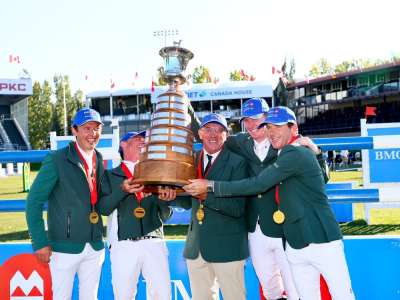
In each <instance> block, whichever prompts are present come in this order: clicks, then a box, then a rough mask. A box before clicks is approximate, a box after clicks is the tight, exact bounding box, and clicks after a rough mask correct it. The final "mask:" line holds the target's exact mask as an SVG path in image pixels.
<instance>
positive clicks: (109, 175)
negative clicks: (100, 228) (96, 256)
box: [98, 166, 172, 240]
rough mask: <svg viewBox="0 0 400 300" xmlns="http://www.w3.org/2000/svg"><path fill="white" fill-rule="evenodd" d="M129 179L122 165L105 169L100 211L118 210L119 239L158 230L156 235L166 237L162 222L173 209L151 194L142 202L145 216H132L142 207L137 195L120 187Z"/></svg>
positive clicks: (110, 211) (108, 212) (108, 213)
mask: <svg viewBox="0 0 400 300" xmlns="http://www.w3.org/2000/svg"><path fill="white" fill-rule="evenodd" d="M126 178H127V177H126V175H125V173H124V172H123V170H122V168H121V166H118V167H116V168H114V169H112V170H107V171H106V173H105V176H104V178H103V181H102V183H101V194H102V196H101V199H100V201H99V205H98V206H99V211H100V212H101V214H103V215H105V216H108V215H110V214H111V213H112V212H113V211H114V209H117V210H118V240H125V239H128V238H135V237H141V236H144V235H146V234H148V233H150V232H152V231H154V230H156V229H160V230H157V233H155V234H156V235H157V236H159V237H163V233H162V230H161V228H162V222H164V221H167V220H168V219H169V218H170V216H171V215H172V209H171V208H170V207H169V206H168V203H167V202H165V201H161V200H158V198H157V197H156V196H149V197H145V198H144V199H143V200H142V202H141V206H142V207H143V208H144V209H145V216H144V217H143V218H141V219H138V218H136V217H135V216H134V215H133V211H134V209H135V208H137V207H138V206H139V204H138V201H137V199H136V196H135V195H134V194H128V193H125V192H123V191H122V189H121V183H122V181H124V180H125V179H126Z"/></svg>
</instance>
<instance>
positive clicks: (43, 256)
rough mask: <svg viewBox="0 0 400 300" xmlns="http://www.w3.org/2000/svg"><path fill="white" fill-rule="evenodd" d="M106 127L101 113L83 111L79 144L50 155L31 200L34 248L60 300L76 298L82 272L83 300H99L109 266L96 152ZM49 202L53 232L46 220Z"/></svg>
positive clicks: (76, 128) (76, 127) (75, 129)
mask: <svg viewBox="0 0 400 300" xmlns="http://www.w3.org/2000/svg"><path fill="white" fill-rule="evenodd" d="M102 125H103V123H102V122H101V119H100V115H99V113H98V112H97V111H95V110H93V109H90V108H84V109H81V110H80V111H78V112H77V113H76V115H75V117H74V119H73V123H72V133H73V135H74V136H75V137H76V142H71V143H70V144H69V145H68V146H67V147H65V148H62V149H60V150H57V151H54V152H51V153H50V154H49V155H48V156H46V158H45V159H44V161H43V163H42V166H41V168H40V171H39V173H38V175H37V177H36V179H35V181H34V183H33V185H32V188H31V190H30V192H29V195H28V198H27V207H26V219H27V223H28V230H29V233H30V236H31V238H32V247H33V250H34V251H35V255H36V256H37V258H38V260H39V261H40V262H42V263H49V262H50V271H51V276H52V283H53V299H55V300H60V299H71V294H72V287H73V282H74V278H75V274H76V273H78V277H79V298H80V299H82V300H83V299H84V300H86V299H97V290H98V285H99V280H100V273H101V266H102V264H103V261H104V243H103V241H102V233H103V224H102V220H101V218H100V215H99V212H98V208H97V206H98V202H97V200H98V196H97V191H98V188H99V182H100V181H101V177H102V176H103V172H104V169H103V158H102V156H101V154H100V153H99V152H97V151H96V150H95V147H96V145H97V143H98V141H99V139H100V136H101V132H102ZM45 203H47V204H48V213H47V225H48V232H47V233H46V231H45V226H44V220H43V216H42V215H43V207H44V204H45Z"/></svg>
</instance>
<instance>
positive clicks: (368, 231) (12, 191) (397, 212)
mask: <svg viewBox="0 0 400 300" xmlns="http://www.w3.org/2000/svg"><path fill="white" fill-rule="evenodd" d="M36 174H37V172H31V180H32V181H33V179H34V177H35V176H36ZM336 181H355V182H357V183H358V185H361V183H362V173H361V172H357V171H350V172H331V182H336ZM26 196H27V193H25V192H23V187H22V178H21V176H9V177H6V178H0V201H2V200H3V201H4V200H7V199H25V198H26ZM353 207H354V209H355V217H356V219H363V218H365V216H364V204H360V203H358V204H355V205H354V206H353ZM371 217H372V218H371V220H372V222H371V224H373V225H366V224H363V223H362V222H361V223H360V222H358V221H354V222H350V223H347V224H340V227H341V229H342V232H343V234H344V235H376V234H384V235H400V225H399V220H400V209H397V208H387V209H373V210H371ZM187 227H188V226H187V225H166V226H165V227H164V232H165V236H166V237H167V238H168V239H184V238H185V236H186V232H187ZM17 241H18V242H24V241H25V242H26V241H29V235H28V231H27V226H26V221H25V214H24V213H23V212H16V213H14V212H13V213H0V242H17Z"/></svg>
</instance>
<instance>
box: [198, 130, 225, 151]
mask: <svg viewBox="0 0 400 300" xmlns="http://www.w3.org/2000/svg"><path fill="white" fill-rule="evenodd" d="M227 135H228V133H227V131H226V129H225V128H224V127H223V126H222V125H220V124H218V123H208V124H206V125H204V126H203V127H202V128H200V129H199V137H200V139H201V141H202V142H203V147H204V150H206V151H207V153H209V154H214V153H216V152H218V151H220V150H221V149H222V146H223V145H224V143H225V141H226V138H227Z"/></svg>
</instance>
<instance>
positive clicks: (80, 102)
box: [73, 90, 85, 115]
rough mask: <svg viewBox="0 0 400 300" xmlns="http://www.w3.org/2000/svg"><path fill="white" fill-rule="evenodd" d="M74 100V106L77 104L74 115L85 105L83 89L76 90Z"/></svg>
mask: <svg viewBox="0 0 400 300" xmlns="http://www.w3.org/2000/svg"><path fill="white" fill-rule="evenodd" d="M73 101H74V106H75V111H74V113H73V115H75V112H77V111H78V110H80V109H81V108H83V106H84V101H85V96H84V95H83V91H82V90H77V91H76V92H75V94H74V97H73Z"/></svg>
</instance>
